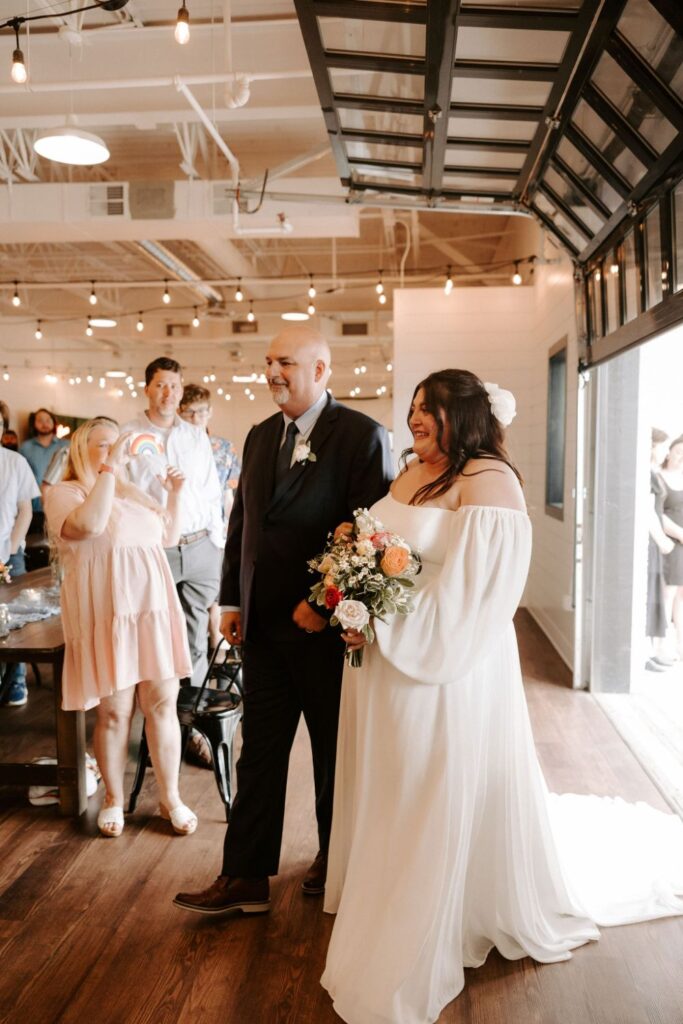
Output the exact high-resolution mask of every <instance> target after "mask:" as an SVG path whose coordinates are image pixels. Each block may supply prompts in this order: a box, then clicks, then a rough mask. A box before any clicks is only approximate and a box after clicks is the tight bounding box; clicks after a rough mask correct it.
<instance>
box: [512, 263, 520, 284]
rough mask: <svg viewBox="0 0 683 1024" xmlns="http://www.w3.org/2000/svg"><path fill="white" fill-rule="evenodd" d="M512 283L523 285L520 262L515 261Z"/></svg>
mask: <svg viewBox="0 0 683 1024" xmlns="http://www.w3.org/2000/svg"><path fill="white" fill-rule="evenodd" d="M512 283H513V284H521V283H522V275H521V274H520V272H519V260H515V272H514V274H513V275H512Z"/></svg>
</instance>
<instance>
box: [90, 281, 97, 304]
mask: <svg viewBox="0 0 683 1024" xmlns="http://www.w3.org/2000/svg"><path fill="white" fill-rule="evenodd" d="M88 302H89V303H90V305H91V306H96V305H97V293H96V291H95V282H94V281H93V282H92V289H91V291H90V298H89V299H88Z"/></svg>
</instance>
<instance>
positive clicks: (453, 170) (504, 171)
mask: <svg viewBox="0 0 683 1024" xmlns="http://www.w3.org/2000/svg"><path fill="white" fill-rule="evenodd" d="M443 170H444V174H459V175H461V176H462V177H463V178H512V179H513V180H514V179H515V178H516V177H517V175H518V173H519V168H518V167H471V166H469V167H457V166H455V165H453V164H446V166H445V167H444V169H443Z"/></svg>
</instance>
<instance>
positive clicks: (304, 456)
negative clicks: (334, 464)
mask: <svg viewBox="0 0 683 1024" xmlns="http://www.w3.org/2000/svg"><path fill="white" fill-rule="evenodd" d="M294 461H295V462H317V461H318V456H317V455H316V454H315V453H314V452H312V451H311V446H310V444H309V443H308V441H299V443H298V444H297V445H296V446H295V448H294Z"/></svg>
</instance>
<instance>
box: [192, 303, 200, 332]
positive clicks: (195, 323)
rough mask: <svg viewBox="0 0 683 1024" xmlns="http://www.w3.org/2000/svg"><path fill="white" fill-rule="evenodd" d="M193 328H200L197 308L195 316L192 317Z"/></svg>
mask: <svg viewBox="0 0 683 1024" xmlns="http://www.w3.org/2000/svg"><path fill="white" fill-rule="evenodd" d="M192 326H193V327H199V313H198V312H197V307H196V306H195V307H194V316H193V317H192Z"/></svg>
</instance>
